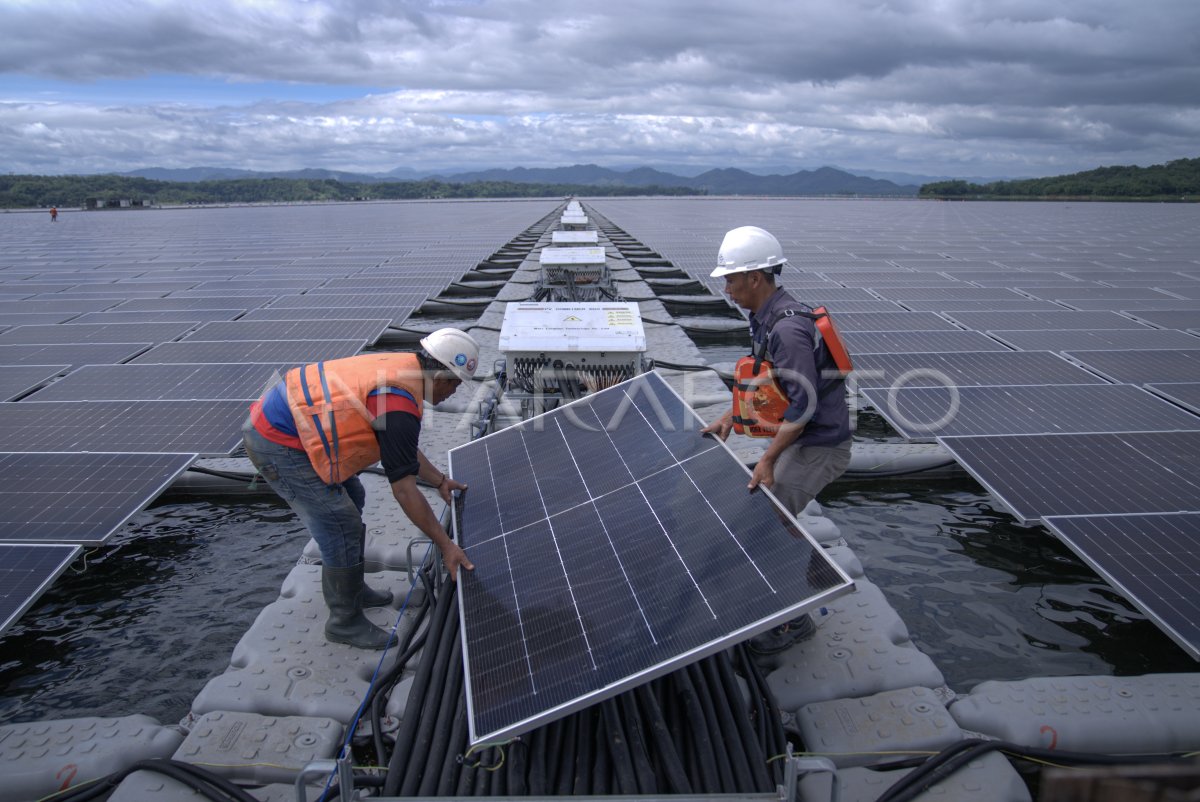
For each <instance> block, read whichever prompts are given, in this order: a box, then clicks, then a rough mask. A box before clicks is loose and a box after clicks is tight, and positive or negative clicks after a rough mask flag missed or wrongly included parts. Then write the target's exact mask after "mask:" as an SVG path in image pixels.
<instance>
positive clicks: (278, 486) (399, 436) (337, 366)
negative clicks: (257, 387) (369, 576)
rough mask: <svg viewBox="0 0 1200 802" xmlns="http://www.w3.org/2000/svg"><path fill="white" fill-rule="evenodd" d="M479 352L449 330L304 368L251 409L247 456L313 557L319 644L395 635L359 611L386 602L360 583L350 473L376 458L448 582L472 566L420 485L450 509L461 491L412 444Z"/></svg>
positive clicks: (360, 491)
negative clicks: (414, 346) (428, 411)
mask: <svg viewBox="0 0 1200 802" xmlns="http://www.w3.org/2000/svg"><path fill="white" fill-rule="evenodd" d="M478 363H479V346H478V345H477V344H476V343H475V340H474V339H472V338H471V336H470V335H469V334H467V333H465V332H462V331H459V330H458V329H451V328H445V329H438V330H437V331H435V332H433V333H432V334H430V335H429V336H427V337H424V338H423V339H422V340H421V350H420V351H418V352H417V353H371V354H360V355H359V356H352V357H347V358H345V359H334V360H329V361H326V362H318V363H316V364H313V365H305V366H303V367H299V368H293V369H292V370H290V371H288V373H287V375H286V376H285V377H284V379H283V380H282V381H280V382H279V383H278V384H276V385H275V386H274V387H273V388H271V389H270V390H268V391H267V392H266V393H265V394H264V395H263V397H262V398H260V399H259V400H258V401H255V402H254V404H253V405H252V406H251V407H250V418H249V420H247V421H246V424H245V425H244V426H243V427H242V438H243V440H244V442H245V444H246V454H247V456H249V457H250V461H251V462H252V463H253V464H254V467H255V468H257V469H258V472H259V473H260V474H262V476H263V478H264V479H265V480H266V481H267V484H269V485H270V486H271V487H272V488H273V489H274V490H275V492H276V493H278V494H279V495H280V496H281V497H282V498H283V499H284V501H286V502H287V503H288V505H289V506H290V507H291V508H292V510H294V511H295V513H296V515H298V516H299V517H300V520H301V521H302V522H303V523H304V525H305V526H306V527H307V528H308V531H309V533H310V534H311V535H312V536H313V538H314V539H315V540H316V541H317V545H318V546H319V547H320V549H321V563H322V565H321V591H322V594H323V595H324V597H325V604H326V606H328V608H329V619H328V621H327V622H326V624H325V637H326V638H327V639H328V640H329V641H331V642H334V643H345V644H349V645H350V646H354V647H357V648H359V649H384V648H388V647H390V646H392V645H393V644H394V643H395V638H394V637H389V634H388V633H387V632H386V631H384V630H382V629H380V628H379V627H376V626H375V625H374V624H372V623H371V622H370V621H368V620H367V618H366V616H365V615H363V609H364V608H366V607H382V606H384V605H386V604H389V603H390V602H391V601H392V594H391V593H389V592H387V591H380V590H373V589H371V588H369V587H367V585H366V583H365V581H364V578H363V572H364V570H365V565H364V560H363V552H364V547H365V545H366V536H367V534H366V531H367V530H366V525H365V524H364V523H363V519H362V511H363V507H364V506H365V504H366V490H365V489H364V488H363V485H362V482H361V481H360V480H359V479H358V476H357V474H358V472H359V471H361V470H363V469H364V468H367V467H368V466H370V465H373V464H374V463H375V462H377V461H382V463H383V470H384V473H385V474H387V478H388V481H389V482H391V485H392V495H393V496H395V498H396V501H397V502H399V503H400V507H401V508H402V509H403V510H404V514H405V515H407V516H408V519H409V520H410V521H412V522H413V523H414V524H415V525H416V527H417V528H418V529H420V530H421V531H422V532H423V533H424V534H425V535H426V536H427V537H428V538H429V539H430V540H432V541H433V542H434V544H435V545H437V547H438V549H440V550H441V553H442V560H443V562H444V563H445V565H446V568H447V569H448V570H449V572H450V579H451V580H456V579H457V577H458V570H459V569H460V568H463V569H466V570H471V569H473V568H474V567H475V566H474V565H472V563H471V561H470V560H468V559H467V555H466V554H465V553H464V552H463V550H462V549H461V548H460V547H459V546H458V544H456V543H454V541H452V540H451V539H450V537H449V535H447V534H446V530H445V529H444V528H442V525H441V523H440V522H439V521H438V519H437V516H436V515H434V512H433V509H432V508H431V507H430V506H429V502H428V501H426V500H425V496H423V495H422V494H421V492H420V490H418V489H417V478H418V477H420V478H421V479H423V480H424V481H425V482H426V483H428V484H430V485H432V486H434V487H436V488H437V490H438V493H439V494H440V495H441V497H442V500H443V501H445V502H446V503H447V504H449V503H450V502H451V498H452V494H453V493H454V491H456V490H465V489H466V485H463V484H461V483H459V482H456V481H454V480H453V479H451V478H450V477H449V476H447V475H446V474H445V473H444V472H442V471H440V470H438V469H437V468H435V467H434V466H433V465H432V464H431V463H430V462H429V460H428V459H426V458H425V455H424V454H422V453H421V450H420V449H419V448H418V447H417V441H418V438H419V436H420V433H421V413H422V409H423V405H424V402H425V401H426V400H428V401H429V402H430V403H433V404H438V403H441V402H442V401H444V400H445V399H446V398H449V397H450V395H451V394H453V393H454V391H455V390H456V389H458V386H459V384H461V383H462V382H464V381H466V382H469V381H471V377H472V376H473V375H474V374H475V368H476V366H477V365H478Z"/></svg>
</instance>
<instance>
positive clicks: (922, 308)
mask: <svg viewBox="0 0 1200 802" xmlns="http://www.w3.org/2000/svg"><path fill="white" fill-rule="evenodd" d="M898 303H899V304H900V305H902V306H903V307H905V308H906V309H911V310H913V311H914V312H1020V311H1038V310H1046V311H1053V310H1055V309H1058V310H1062V309H1064V308H1065V307H1063V306H1062V305H1061V304H1056V303H1054V302H1053V301H1041V300H1037V299H1035V298H1029V299H1025V300H1017V301H954V300H937V301H930V300H917V299H912V298H906V299H905V300H903V301H899V302H898Z"/></svg>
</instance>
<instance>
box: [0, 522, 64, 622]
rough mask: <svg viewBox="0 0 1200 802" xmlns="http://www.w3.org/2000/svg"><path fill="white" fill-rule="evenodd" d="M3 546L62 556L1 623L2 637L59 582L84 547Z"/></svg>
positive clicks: (23, 544) (14, 544)
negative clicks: (43, 550) (43, 551)
mask: <svg viewBox="0 0 1200 802" xmlns="http://www.w3.org/2000/svg"><path fill="white" fill-rule="evenodd" d="M3 545H8V546H15V547H19V548H23V549H38V550H41V549H45V550H46V553H48V554H49V553H53V552H57V553H58V554H59V555H60V556H59V559H58V564H57V565H56V566H55V567H54V568H53V570H52V571H50V573H48V574H46V575H45V576H44V577H43V578H42V581H41V582H40V583H39V584H38V586H37V587H36V588H34V589H33V590H32V591H31V592H29V593H27V595H26V598H25V600H24V601H22V602H21V603H20V604H17V605H15V606H14V608H13V611H12V612H11V613H10V614H9V615H8V617H7V618H5V619H4V620H3V621H0V637H2V636H3V635H4V633H5V632H6V631H7V630H8V628H9V627H10V626H12V625H13V624H14V623H16V621H17V620H18V619H19V618H20V617H21V616H23V615H25V613H26V611H28V610H29V608H30V607H32V606H33V605H34V604H35V603H36V602H37V600H38V599H40V598H41V597H42V594H43V593H45V592H46V591H47V590H49V589H50V586H51V585H53V584H54V583H55V582H56V581H58V578H59V577H60V576H62V574H63V572H64V571H66V570H67V567H68V566H69V565H70V564H71V563H72V562H74V561H75V558H76V557H78V556H79V552H80V551H82V550H83V547H82V546H79V545H76V544H63V543H8V544H3Z"/></svg>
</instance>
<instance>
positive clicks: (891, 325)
mask: <svg viewBox="0 0 1200 802" xmlns="http://www.w3.org/2000/svg"><path fill="white" fill-rule="evenodd" d="M830 311H831V312H832V311H834V310H830ZM835 315H836V316H835V318H834V322H835V323H836V324H837V327H838V331H839V332H846V331H938V330H941V331H961V329H960V328H959V327H958V326H956V325H954V324H953V323H951V322H950V321H948V320H946V318H944V317H941V316H939V315H936V314H934V313H933V312H904V311H901V310H897V311H895V312H848V313H846V314H837V313H835Z"/></svg>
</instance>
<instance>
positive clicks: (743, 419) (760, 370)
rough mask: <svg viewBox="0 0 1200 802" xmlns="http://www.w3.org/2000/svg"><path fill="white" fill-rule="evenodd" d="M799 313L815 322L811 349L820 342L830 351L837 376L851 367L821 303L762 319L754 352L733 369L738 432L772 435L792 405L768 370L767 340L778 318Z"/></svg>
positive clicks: (734, 403)
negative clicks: (807, 308)
mask: <svg viewBox="0 0 1200 802" xmlns="http://www.w3.org/2000/svg"><path fill="white" fill-rule="evenodd" d="M793 315H800V316H801V317H806V318H809V319H810V320H812V321H813V323H814V324H815V325H816V332H817V336H816V343H815V344H814V347H813V350H814V351H817V352H819V351H820V349H821V346H822V344H824V346H825V348H826V349H827V350H828V351H829V355H830V357H831V358H832V359H833V364H834V365H835V366H836V367H837V371H838V375H839V376H841V377H842V378H845V377H846V376H849V375H850V372H851V371H852V370H854V366H853V364H851V362H850V353H849V351H847V350H846V346H845V344H843V343H842V339H841V337H840V336H839V335H838V331H837V327H836V326H834V324H833V318H832V317H830V315H829V311H828V310H827V309H825V307H823V306H818V307H817V308H816V309H814V310H813V311H812V312H804V311H801V310H799V309H793V308H785V309H783V310H781V311H780V313H779V314H778V315H776V316H775V317H774V318H773V319H772V320H771V321H770V322H767V321H764V322H763V336H762V341H761V342H760V343H759V345H758V346H757V347H756V348H755V349H754V353H752V354H751V355H749V356H744V357H742V358H741V359H739V360H738V361H737V364H736V365H734V368H733V430H734V431H735V432H737V433H738V434H745V435H749V436H750V437H774V436H775V433H776V432H778V431H779V427H780V426H782V425H783V413H784V412H786V411H787V408H788V407H789V406H790V405H791V401H789V400H788V397H787V393H785V392H784V391H783V387H781V386H780V384H779V381H778V380H777V379H776V378H775V374H774V372H773V371H772V370H771V362H770V361H769V360H768V359H767V358H766V356H767V342H768V340H769V339H770V337H771V327H772V326H774V325H775V323H776V322H778V320H779V318H781V317H792V316H793Z"/></svg>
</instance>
